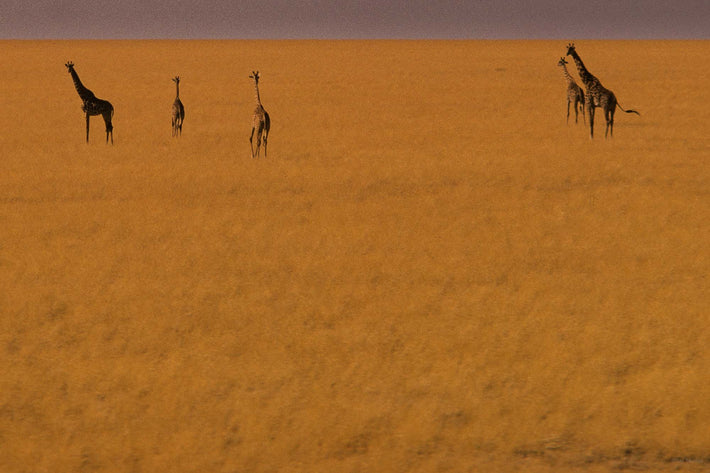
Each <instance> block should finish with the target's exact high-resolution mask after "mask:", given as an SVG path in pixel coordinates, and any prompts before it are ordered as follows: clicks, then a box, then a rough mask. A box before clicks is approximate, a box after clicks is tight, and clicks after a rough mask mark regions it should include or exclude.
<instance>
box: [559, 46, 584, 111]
mask: <svg viewBox="0 0 710 473" xmlns="http://www.w3.org/2000/svg"><path fill="white" fill-rule="evenodd" d="M557 65H558V66H560V67H561V68H562V74H563V75H564V78H565V81H566V82H567V123H569V106H570V104H572V105H573V106H574V122H575V123H577V119H578V117H579V107H582V120H584V91H583V90H582V88H581V87H580V86H579V85H577V82H575V80H574V79H573V78H572V76H571V75H570V74H569V72H568V71H567V61H565V58H563V57H561V58H560V60H559V62H558V63H557ZM585 123H586V120H585Z"/></svg>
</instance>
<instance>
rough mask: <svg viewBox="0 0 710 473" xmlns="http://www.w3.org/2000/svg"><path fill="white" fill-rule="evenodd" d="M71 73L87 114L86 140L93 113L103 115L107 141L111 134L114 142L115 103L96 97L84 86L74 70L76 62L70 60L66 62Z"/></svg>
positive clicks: (82, 107) (87, 139) (87, 140)
mask: <svg viewBox="0 0 710 473" xmlns="http://www.w3.org/2000/svg"><path fill="white" fill-rule="evenodd" d="M65 66H66V67H67V69H68V70H69V74H71V78H72V80H73V81H74V87H76V91H77V93H78V94H79V98H80V99H81V102H82V104H81V109H82V110H83V111H84V113H85V114H86V142H87V143H88V142H89V117H91V116H93V115H101V116H102V117H103V118H104V123H105V124H106V143H108V138H109V135H110V136H111V144H113V124H112V123H111V119H112V118H113V105H111V103H110V102H109V101H107V100H101V99H99V98H96V96H95V95H94V93H93V92H92V91H90V90H89V89H87V88H86V87H84V84H82V83H81V80H79V75H78V74H77V73H76V71H75V70H74V63H73V62H71V61H69V62H67V63H66V64H65Z"/></svg>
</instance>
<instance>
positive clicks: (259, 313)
mask: <svg viewBox="0 0 710 473" xmlns="http://www.w3.org/2000/svg"><path fill="white" fill-rule="evenodd" d="M566 43H567V42H566V41H529V42H505V41H497V42H483V41H481V42H416V41H414V42H413V41H400V42H397V41H390V42H348V41H340V42H325V41H323V42H295V41H294V42H268V41H267V42H263V41H260V42H248V41H231V42H230V41H224V42H219V41H214V42H199V41H192V42H179V41H173V42H170V41H164V42H159V41H158V42H120V41H118V42H71V41H67V42H51V41H47V42H11V41H5V42H0V52H1V54H2V57H3V68H2V70H0V360H1V361H2V365H1V368H0V471H2V472H8V473H15V472H17V473H20V472H27V473H43V472H47V473H50V472H52V473H53V472H92V471H96V472H130V473H140V472H146V473H153V472H170V473H182V472H195V473H206V472H209V473H213V472H215V473H217V472H224V473H242V472H279V473H286V472H309V473H321V472H322V473H326V472H344V473H348V472H378V473H383V472H392V473H399V472H422V473H424V472H427V473H428V472H446V471H450V472H456V473H459V472H520V471H525V472H553V471H554V472H607V471H609V470H610V469H633V470H641V471H678V470H680V471H707V470H708V469H710V350H708V341H709V340H710V310H708V309H709V307H710V296H709V295H708V286H709V284H708V273H709V272H710V248H709V246H710V223H709V222H710V199H709V195H708V189H709V187H710V183H709V181H708V180H709V177H710V165H709V164H708V163H709V162H710V136H709V134H708V130H709V128H708V123H710V108H709V107H708V104H709V103H710V79H708V78H709V77H710V62H709V61H708V57H710V42H708V41H695V42H680V41H675V42H660V41H659V42H649V41H644V42H640V41H639V42H634V41H618V42H600V41H577V51H578V53H579V54H580V55H581V57H582V58H583V59H584V61H585V64H586V66H587V68H588V69H589V71H590V72H592V73H593V74H595V75H596V76H597V77H598V78H599V79H600V80H601V81H602V83H603V84H604V85H605V86H606V87H608V88H610V89H611V90H613V91H614V92H615V93H616V96H617V98H618V99H619V101H620V103H621V105H622V106H623V107H624V108H627V109H628V108H633V109H636V110H639V111H640V112H641V116H636V115H627V114H624V113H621V112H619V113H617V115H616V124H615V133H614V138H613V139H608V140H605V139H604V138H603V119H602V118H601V114H600V113H598V114H597V128H596V132H597V133H596V135H597V137H596V138H595V139H594V140H593V141H591V140H590V139H589V137H588V132H587V129H586V128H585V126H584V125H583V124H582V123H581V117H580V123H579V124H577V125H575V124H574V123H570V124H569V125H566V124H565V83H564V81H563V77H562V73H561V71H560V69H559V67H557V66H556V64H557V61H558V60H559V58H560V57H561V56H563V55H564V54H565V52H566V48H565V46H566ZM69 60H71V61H73V62H74V63H75V65H76V71H77V73H78V74H79V76H80V78H81V79H82V81H83V83H84V85H86V86H87V87H88V88H90V89H91V90H93V91H94V93H95V94H96V96H98V97H99V98H102V99H106V100H109V101H111V102H112V103H113V105H114V107H115V116H114V127H115V129H114V138H115V145H114V146H111V145H106V144H105V143H104V139H105V134H104V126H103V122H102V120H101V118H100V117H93V118H92V119H91V141H90V143H89V144H88V145H87V144H86V143H85V142H84V133H85V122H84V117H83V114H82V111H81V110H80V101H79V97H78V95H77V93H76V91H75V90H74V87H73V84H72V81H71V78H70V76H69V74H68V73H67V71H66V68H65V67H64V63H65V62H67V61H69ZM569 68H570V72H571V73H572V74H573V75H574V76H575V77H576V70H575V68H574V64H573V63H570V65H569ZM252 70H259V71H260V72H261V77H262V78H261V82H260V89H261V98H262V102H263V104H264V106H265V108H266V110H267V111H268V112H269V113H270V115H271V118H272V129H271V136H270V139H269V148H268V151H269V156H268V158H267V159H259V160H255V159H252V158H251V155H250V150H249V142H248V136H249V132H250V127H251V114H252V111H253V109H254V89H253V83H252V82H251V80H250V79H249V74H250V73H251V71H252ZM175 75H180V76H181V78H182V81H181V84H180V97H181V99H182V101H183V103H184V104H185V109H186V118H185V124H184V128H183V136H182V138H180V139H173V138H171V129H170V107H171V104H172V101H173V99H174V94H175V87H174V84H173V83H172V82H171V80H170V79H171V78H172V77H173V76H175Z"/></svg>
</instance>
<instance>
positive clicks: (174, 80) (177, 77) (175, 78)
mask: <svg viewBox="0 0 710 473" xmlns="http://www.w3.org/2000/svg"><path fill="white" fill-rule="evenodd" d="M173 82H175V83H176V84H179V83H180V76H175V77H173Z"/></svg>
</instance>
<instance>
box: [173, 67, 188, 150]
mask: <svg viewBox="0 0 710 473" xmlns="http://www.w3.org/2000/svg"><path fill="white" fill-rule="evenodd" d="M173 82H175V101H174V102H173V109H172V117H173V136H178V135H179V136H182V122H183V121H184V120H185V107H184V106H183V104H182V102H181V101H180V76H175V77H174V78H173Z"/></svg>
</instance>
